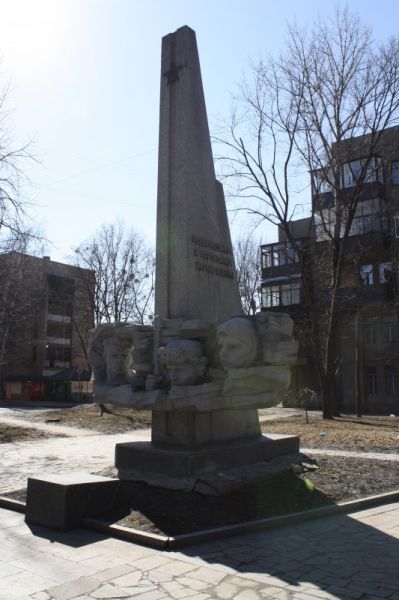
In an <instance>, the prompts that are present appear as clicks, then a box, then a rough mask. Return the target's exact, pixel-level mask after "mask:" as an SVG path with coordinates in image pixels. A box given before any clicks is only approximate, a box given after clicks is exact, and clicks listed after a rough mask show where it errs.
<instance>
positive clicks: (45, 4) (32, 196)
mask: <svg viewBox="0 0 399 600" xmlns="http://www.w3.org/2000/svg"><path fill="white" fill-rule="evenodd" d="M336 5H337V4H336V2H335V1H329V0H324V1H321V0H301V1H300V2H299V1H298V0H297V1H294V0H279V1H278V2H276V1H275V0H246V1H244V0H241V1H239V0H0V56H1V57H2V60H1V63H0V89H1V88H2V87H4V86H7V85H8V86H9V90H8V94H7V103H6V108H7V112H8V117H7V118H8V122H9V123H10V125H11V126H12V130H13V135H14V145H15V146H17V145H21V144H25V143H29V144H30V146H29V151H30V153H31V154H32V155H33V156H34V159H35V160H34V161H30V162H29V163H28V164H25V167H24V168H25V170H26V175H27V178H28V179H27V181H25V183H24V185H23V188H22V190H21V193H22V198H23V199H24V201H26V202H29V204H30V209H29V210H30V213H31V215H32V218H33V219H34V221H35V222H36V223H37V224H38V225H40V227H41V230H42V233H43V235H44V236H45V238H46V239H47V240H48V242H47V243H46V244H45V248H44V249H43V250H44V252H45V253H46V254H48V255H50V256H51V258H52V259H53V260H59V261H64V260H65V259H66V257H68V256H71V255H72V254H73V250H74V248H76V247H77V246H78V245H79V244H80V243H81V242H83V241H84V240H85V239H88V238H89V237H91V236H92V235H93V234H94V233H95V231H96V230H97V229H98V228H99V227H100V226H101V225H102V224H104V223H112V222H115V221H116V220H117V219H119V220H121V221H123V222H124V223H125V224H126V225H127V226H129V227H133V228H134V229H136V230H137V231H138V232H139V233H140V234H141V235H142V236H143V237H144V238H145V240H146V241H147V242H148V243H150V244H153V243H154V240H155V228H156V188H157V146H158V126H159V122H158V115H159V80H160V59H161V39H162V37H163V36H164V35H166V34H168V33H170V32H173V31H175V30H176V29H178V28H179V27H181V26H183V25H188V26H190V27H191V28H192V29H194V30H195V31H196V35H197V43H198V48H199V55H200V62H201V71H202V79H203V85H204V91H205V99H206V104H207V111H208V120H209V125H210V130H211V133H212V131H213V130H214V128H215V126H216V123H217V122H218V120H219V119H223V118H228V116H229V112H230V107H231V97H232V95H233V94H234V92H235V90H236V86H237V84H238V83H239V82H240V80H241V79H242V77H243V75H244V74H245V72H246V71H248V68H249V64H250V62H251V61H254V60H256V59H258V58H260V57H262V56H266V55H267V54H269V53H276V52H278V51H279V49H281V48H282V46H283V44H284V40H285V38H286V25H287V22H291V21H292V20H293V19H294V18H295V19H296V20H297V22H298V23H299V24H300V25H306V24H310V23H311V22H312V21H313V19H314V18H315V17H316V16H317V15H321V16H329V15H332V13H333V12H334V9H335V7H336ZM348 7H349V8H350V9H351V10H354V11H358V12H359V13H360V14H361V16H362V18H363V21H364V23H366V24H368V25H372V26H373V27H374V33H375V37H376V39H377V40H380V41H383V40H384V39H386V38H387V37H389V36H391V35H395V34H397V27H398V22H399V4H398V3H397V0H379V2H378V3H373V2H365V1H364V0H351V1H349V2H348ZM229 208H230V207H229V204H228V209H229ZM230 214H231V217H232V234H233V238H237V237H238V236H239V235H241V234H242V233H246V232H248V231H250V230H252V228H253V224H252V222H251V221H250V219H249V218H248V217H247V216H245V215H240V216H236V215H235V214H234V213H233V212H231V213H230ZM254 235H256V236H257V238H258V239H260V240H261V241H262V242H264V243H265V242H272V241H275V238H276V232H275V230H273V229H272V228H271V227H270V226H261V227H259V228H258V229H257V230H256V232H255V234H254Z"/></svg>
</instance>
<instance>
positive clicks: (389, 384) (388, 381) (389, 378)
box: [385, 365, 397, 396]
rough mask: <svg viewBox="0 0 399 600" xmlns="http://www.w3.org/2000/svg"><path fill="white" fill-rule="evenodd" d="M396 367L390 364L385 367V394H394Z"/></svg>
mask: <svg viewBox="0 0 399 600" xmlns="http://www.w3.org/2000/svg"><path fill="white" fill-rule="evenodd" d="M396 387H397V386H396V369H395V367H392V366H391V365H389V366H386V367H385V394H386V395H387V396H396Z"/></svg>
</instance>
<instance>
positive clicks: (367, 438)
mask: <svg viewBox="0 0 399 600" xmlns="http://www.w3.org/2000/svg"><path fill="white" fill-rule="evenodd" d="M309 414H310V417H309V423H306V421H305V416H304V415H303V416H302V415H295V416H293V417H288V418H286V419H279V418H277V419H273V420H272V421H264V422H263V423H262V431H263V432H264V433H267V432H269V433H285V434H288V435H299V436H300V438H301V446H303V447H307V448H331V449H344V450H359V451H366V452H367V451H373V450H374V451H382V450H385V451H388V452H392V451H395V450H399V418H398V417H370V416H365V417H362V418H356V417H340V418H337V419H333V420H322V419H315V418H314V417H313V416H312V414H311V413H309Z"/></svg>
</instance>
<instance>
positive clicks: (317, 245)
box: [261, 127, 399, 414]
mask: <svg viewBox="0 0 399 600" xmlns="http://www.w3.org/2000/svg"><path fill="white" fill-rule="evenodd" d="M367 144H368V140H367V137H365V138H352V139H351V140H347V141H345V142H342V143H341V144H340V146H339V148H336V152H335V154H336V156H337V157H338V160H339V167H340V174H341V177H340V185H341V190H342V192H341V193H342V194H343V197H344V198H345V196H346V195H347V197H348V198H349V196H350V194H352V193H354V192H353V190H354V189H355V186H358V179H357V178H358V177H359V173H360V172H361V169H362V167H363V166H364V165H365V163H364V161H365V160H366V159H365V158H364V157H365V156H368V157H370V153H369V151H368V146H367ZM358 189H359V201H358V205H357V208H356V212H355V215H354V218H353V221H352V223H351V227H350V233H349V238H348V240H347V243H346V250H345V259H344V267H343V275H342V284H341V287H340V289H339V308H338V311H339V325H338V335H337V344H336V361H335V362H336V365H337V370H336V373H337V375H336V391H337V398H338V403H339V407H340V408H341V410H343V411H346V412H354V411H355V408H356V405H357V406H358V407H360V409H361V411H362V412H369V413H388V414H390V413H394V414H399V380H398V377H399V319H398V301H399V289H398V275H399V273H398V262H399V127H392V128H389V129H386V130H385V131H383V132H382V134H381V137H380V138H379V141H378V143H377V144H376V146H375V148H374V150H373V156H372V157H371V159H370V160H368V166H367V167H366V175H365V178H364V181H363V183H362V184H361V186H360V187H359V186H358ZM334 210H335V205H334V194H333V192H332V191H331V189H329V185H328V182H327V181H325V180H324V181H320V173H313V174H312V215H311V217H310V218H309V219H301V220H300V221H293V222H292V223H291V232H292V234H293V237H294V239H295V244H294V246H295V247H294V248H292V244H288V243H287V241H286V239H285V237H284V235H283V233H282V232H281V231H280V232H279V241H278V242H276V243H274V244H267V245H264V246H262V249H261V252H262V310H285V311H288V312H290V314H291V315H292V316H293V318H294V321H295V323H296V331H297V335H298V338H299V341H300V346H301V354H300V356H301V358H300V364H299V365H298V367H297V372H296V373H295V374H294V378H293V380H294V382H295V389H294V390H293V392H295V391H297V390H298V389H300V388H301V387H311V388H312V389H316V390H317V389H318V384H317V376H316V372H315V360H314V356H313V347H312V344H311V342H310V335H309V323H310V321H309V320H310V319H311V318H314V317H313V316H312V315H306V314H305V312H306V311H305V307H304V299H303V295H302V284H301V281H302V278H303V277H304V276H305V274H306V276H307V277H311V278H312V280H313V289H314V295H315V299H316V301H317V304H318V306H319V307H321V309H322V307H323V303H324V302H326V300H328V283H327V279H328V273H327V270H326V272H325V273H324V272H323V263H324V261H326V256H327V254H328V252H329V241H328V230H329V228H332V227H333V226H334V224H335V220H334ZM298 248H300V252H299V253H298ZM321 309H320V313H319V314H321V312H322V311H321Z"/></svg>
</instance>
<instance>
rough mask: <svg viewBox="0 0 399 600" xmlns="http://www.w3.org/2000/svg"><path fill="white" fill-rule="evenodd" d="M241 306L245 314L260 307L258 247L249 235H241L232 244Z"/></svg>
mask: <svg viewBox="0 0 399 600" xmlns="http://www.w3.org/2000/svg"><path fill="white" fill-rule="evenodd" d="M233 250H234V258H235V263H236V271H237V282H238V289H239V292H240V298H241V306H242V309H243V311H244V313H245V314H246V315H254V314H255V313H256V312H257V311H258V310H259V309H260V285H261V276H260V248H259V243H258V242H257V241H256V240H254V239H253V237H251V236H250V235H249V236H246V237H244V236H241V237H240V238H239V239H238V240H237V241H236V242H235V244H234V247H233Z"/></svg>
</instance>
